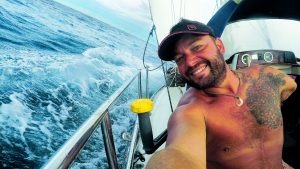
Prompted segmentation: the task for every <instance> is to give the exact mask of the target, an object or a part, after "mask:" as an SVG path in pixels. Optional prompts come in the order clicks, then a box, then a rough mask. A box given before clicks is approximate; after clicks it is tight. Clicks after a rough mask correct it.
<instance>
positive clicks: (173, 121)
mask: <svg viewBox="0 0 300 169" xmlns="http://www.w3.org/2000/svg"><path fill="white" fill-rule="evenodd" d="M158 52H159V56H160V58H161V59H163V60H166V61H170V60H175V62H176V63H177V65H178V69H179V72H180V74H181V75H182V76H183V78H185V79H186V81H187V82H188V84H189V85H190V86H192V87H191V88H189V89H188V90H187V92H186V93H185V94H184V96H183V97H182V99H181V100H180V102H179V105H178V107H177V108H176V110H175V112H174V113H173V114H172V116H171V117H170V119H169V123H168V138H167V142H166V147H165V149H163V150H161V151H159V152H157V153H155V154H154V155H153V157H152V158H151V160H150V162H149V163H148V166H147V168H148V169H155V168H157V169H169V168H170V169H180V168H184V169H202V168H203V169H204V168H208V169H282V168H284V167H283V166H284V165H285V168H288V167H289V166H288V165H287V164H285V163H284V162H283V161H282V146H283V122H282V115H281V110H280V107H281V103H282V101H284V100H285V99H287V98H288V97H289V96H290V95H291V93H292V92H293V91H294V90H295V89H296V87H297V86H296V83H295V82H294V80H293V79H292V78H290V77H289V76H288V75H286V74H285V73H284V72H282V71H279V70H277V69H274V68H271V67H263V66H253V67H249V68H245V69H240V70H237V71H232V70H230V68H229V66H228V65H227V64H226V63H225V61H224V58H223V54H224V52H225V49H224V45H223V43H222V41H221V40H220V39H219V38H217V37H215V35H214V33H213V31H212V30H211V29H210V28H209V27H207V26H206V25H204V24H202V23H199V22H195V21H189V20H182V21H180V22H179V23H178V24H176V25H175V26H174V27H173V28H172V29H171V32H170V35H169V36H167V37H166V38H165V39H164V40H163V41H162V43H161V44H160V48H159V51H158Z"/></svg>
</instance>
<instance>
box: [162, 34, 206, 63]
mask: <svg viewBox="0 0 300 169" xmlns="http://www.w3.org/2000/svg"><path fill="white" fill-rule="evenodd" d="M184 34H197V35H209V33H208V32H194V31H181V32H176V33H172V34H170V35H168V36H167V37H165V38H164V39H163V40H162V41H161V43H160V45H159V48H158V56H159V58H160V59H161V60H164V61H171V60H173V59H174V50H175V44H176V43H177V41H178V40H179V39H180V37H181V36H182V35H184Z"/></svg>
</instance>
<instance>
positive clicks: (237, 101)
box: [235, 96, 244, 107]
mask: <svg viewBox="0 0 300 169" xmlns="http://www.w3.org/2000/svg"><path fill="white" fill-rule="evenodd" d="M235 99H236V101H235V104H236V105H237V106H239V107H241V106H242V105H243V103H244V101H243V99H242V98H241V97H240V96H236V97H235Z"/></svg>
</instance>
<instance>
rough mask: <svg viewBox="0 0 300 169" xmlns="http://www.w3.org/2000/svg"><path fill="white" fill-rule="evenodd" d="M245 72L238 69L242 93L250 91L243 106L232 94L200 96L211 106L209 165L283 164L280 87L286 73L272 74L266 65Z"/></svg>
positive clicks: (216, 168)
mask: <svg viewBox="0 0 300 169" xmlns="http://www.w3.org/2000/svg"><path fill="white" fill-rule="evenodd" d="M245 72H246V71H243V70H241V71H238V72H237V73H236V74H237V75H238V76H239V77H240V78H241V83H242V84H241V89H240V90H241V91H240V93H241V94H242V93H246V94H245V95H241V97H242V98H243V99H244V100H245V101H246V104H244V105H243V106H242V107H238V106H235V105H234V104H232V102H233V101H234V99H233V98H230V97H218V98H216V97H213V98H204V97H199V96H197V97H198V98H199V99H201V100H202V103H203V105H201V106H203V107H205V108H207V109H209V113H207V114H205V117H206V127H207V139H206V140H207V168H208V169H219V168H222V169H226V168H228V169H232V168H243V169H247V168H249V169H251V168H258V169H259V168H266V167H267V168H268V167H270V166H271V168H272V169H277V168H278V169H279V168H282V160H281V152H282V144H283V123H282V115H281V111H280V104H281V97H280V96H279V93H280V92H279V88H280V86H282V85H285V83H286V81H285V80H284V77H286V75H285V74H282V73H279V74H276V75H274V74H273V75H272V73H268V70H266V68H265V67H255V68H252V70H248V71H247V73H245ZM195 101H197V102H199V100H198V99H196V100H195ZM203 101H204V102H203ZM229 105H231V106H229ZM220 107H222V109H220Z"/></svg>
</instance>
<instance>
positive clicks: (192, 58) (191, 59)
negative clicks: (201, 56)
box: [185, 53, 197, 66]
mask: <svg viewBox="0 0 300 169" xmlns="http://www.w3.org/2000/svg"><path fill="white" fill-rule="evenodd" d="M196 60H197V56H196V55H195V54H193V53H187V54H186V55H185V63H186V65H187V66H194V65H195V63H196Z"/></svg>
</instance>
